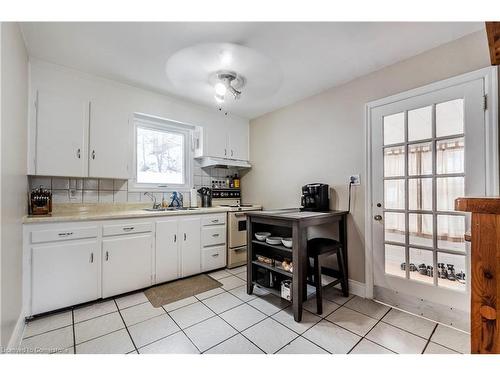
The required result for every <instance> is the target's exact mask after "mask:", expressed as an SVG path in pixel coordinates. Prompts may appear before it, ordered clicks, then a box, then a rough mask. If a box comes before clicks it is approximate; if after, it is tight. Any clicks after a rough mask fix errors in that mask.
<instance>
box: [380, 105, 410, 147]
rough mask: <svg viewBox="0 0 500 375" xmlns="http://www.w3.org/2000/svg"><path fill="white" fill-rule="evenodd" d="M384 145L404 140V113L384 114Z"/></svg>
mask: <svg viewBox="0 0 500 375" xmlns="http://www.w3.org/2000/svg"><path fill="white" fill-rule="evenodd" d="M383 121H384V145H392V144H394V143H402V142H404V141H405V114H404V112H401V113H396V114H394V115H390V116H384V120H383Z"/></svg>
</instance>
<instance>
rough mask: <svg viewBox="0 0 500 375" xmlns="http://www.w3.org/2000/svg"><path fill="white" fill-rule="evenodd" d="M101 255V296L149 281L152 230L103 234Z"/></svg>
mask: <svg viewBox="0 0 500 375" xmlns="http://www.w3.org/2000/svg"><path fill="white" fill-rule="evenodd" d="M102 257H103V259H102V297H103V298H107V297H110V296H114V295H117V294H121V293H125V292H130V291H133V290H137V289H141V288H145V287H147V286H150V285H152V283H153V280H152V275H153V272H152V270H153V234H152V233H147V234H140V235H135V234H130V235H121V236H117V237H111V238H105V239H103V240H102Z"/></svg>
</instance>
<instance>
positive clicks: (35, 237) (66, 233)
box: [31, 226, 98, 243]
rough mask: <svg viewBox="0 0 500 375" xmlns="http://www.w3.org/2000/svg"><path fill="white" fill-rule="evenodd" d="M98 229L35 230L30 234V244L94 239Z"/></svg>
mask: <svg viewBox="0 0 500 375" xmlns="http://www.w3.org/2000/svg"><path fill="white" fill-rule="evenodd" d="M97 233H98V229H97V226H95V227H84V228H74V227H68V228H60V229H49V230H37V231H33V232H31V242H32V243H40V242H53V241H63V240H76V239H81V238H95V237H97Z"/></svg>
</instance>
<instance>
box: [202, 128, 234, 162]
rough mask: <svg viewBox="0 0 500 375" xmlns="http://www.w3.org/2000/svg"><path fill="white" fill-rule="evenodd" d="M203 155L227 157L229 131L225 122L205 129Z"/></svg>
mask: <svg viewBox="0 0 500 375" xmlns="http://www.w3.org/2000/svg"><path fill="white" fill-rule="evenodd" d="M204 138H205V143H204V148H203V156H213V157H218V158H227V157H228V150H227V131H226V128H225V127H224V123H221V124H217V125H215V124H214V125H212V126H211V127H210V128H206V129H205V130H204Z"/></svg>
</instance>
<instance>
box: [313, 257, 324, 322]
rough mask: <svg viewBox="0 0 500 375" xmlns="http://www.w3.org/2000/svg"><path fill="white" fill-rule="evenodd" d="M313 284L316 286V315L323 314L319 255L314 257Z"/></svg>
mask: <svg viewBox="0 0 500 375" xmlns="http://www.w3.org/2000/svg"><path fill="white" fill-rule="evenodd" d="M314 284H315V286H316V310H317V313H318V315H321V314H323V288H322V285H321V264H320V263H319V256H315V257H314Z"/></svg>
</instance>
